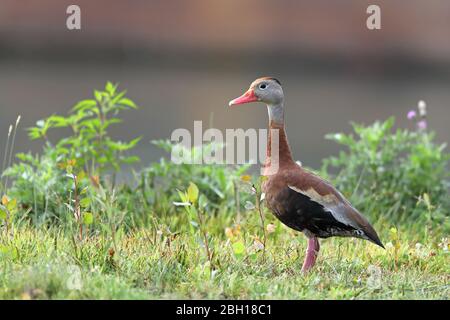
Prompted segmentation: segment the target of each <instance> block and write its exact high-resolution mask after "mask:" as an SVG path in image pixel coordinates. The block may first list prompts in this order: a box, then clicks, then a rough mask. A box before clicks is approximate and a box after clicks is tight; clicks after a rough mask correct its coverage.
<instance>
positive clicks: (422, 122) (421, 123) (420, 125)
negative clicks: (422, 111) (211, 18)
mask: <svg viewBox="0 0 450 320" xmlns="http://www.w3.org/2000/svg"><path fill="white" fill-rule="evenodd" d="M417 128H419V130H425V129H426V128H427V122H426V121H425V120H420V121H419V122H417Z"/></svg>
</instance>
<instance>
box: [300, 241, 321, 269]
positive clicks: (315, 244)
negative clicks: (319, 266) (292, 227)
mask: <svg viewBox="0 0 450 320" xmlns="http://www.w3.org/2000/svg"><path fill="white" fill-rule="evenodd" d="M319 249H320V245H319V240H318V239H317V238H315V237H312V238H308V248H307V249H306V257H305V261H304V262H303V267H302V271H303V272H304V273H306V272H308V271H309V270H311V268H312V267H313V266H314V264H315V263H316V259H317V254H318V253H319Z"/></svg>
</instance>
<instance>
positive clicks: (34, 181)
mask: <svg viewBox="0 0 450 320" xmlns="http://www.w3.org/2000/svg"><path fill="white" fill-rule="evenodd" d="M125 93H126V92H125V91H122V92H118V91H117V86H116V85H113V84H112V83H110V82H108V83H107V84H106V86H105V89H104V90H103V91H97V90H95V91H94V99H88V100H83V101H80V102H79V103H77V104H76V105H75V106H74V107H73V108H72V110H71V112H70V114H69V115H68V116H60V115H52V116H50V117H48V118H46V119H44V120H40V121H38V122H37V125H36V127H33V128H30V129H29V136H30V138H31V139H44V141H45V144H44V148H43V152H42V154H41V155H35V156H34V155H32V154H31V153H27V154H24V153H20V154H18V155H17V158H18V159H19V160H20V162H19V163H16V164H14V165H12V166H10V167H9V168H8V169H7V170H6V171H5V172H4V175H5V176H6V177H10V178H12V179H13V180H14V184H13V185H12V187H11V189H10V191H9V193H10V195H11V197H13V198H16V199H18V201H19V202H20V205H21V207H22V209H24V210H28V211H26V212H29V213H30V217H31V218H32V219H33V221H34V222H35V223H44V222H47V221H49V220H50V221H52V220H53V221H54V220H56V221H61V222H64V221H66V220H67V219H68V218H69V217H70V216H71V215H73V214H75V216H76V217H77V214H76V213H77V212H76V211H77V210H78V209H77V208H76V207H74V206H73V205H75V203H72V202H71V201H72V200H74V198H73V197H72V195H74V194H76V195H77V196H79V194H77V191H78V188H80V190H83V189H85V188H87V187H89V186H98V185H100V184H101V183H103V182H104V181H105V180H106V178H107V177H108V176H109V175H112V180H113V181H115V176H116V173H117V172H118V171H119V170H120V169H121V166H122V165H125V164H129V163H134V162H136V161H139V158H138V157H136V156H128V155H127V151H129V150H131V149H132V148H133V147H135V146H136V144H137V143H138V142H139V140H140V138H136V139H134V140H132V141H130V142H122V141H116V140H114V139H112V138H111V136H110V135H109V133H108V129H109V128H110V127H111V126H112V125H114V124H117V123H120V122H121V119H120V118H118V114H119V113H120V112H121V111H123V110H128V109H136V108H137V106H136V104H135V103H134V102H133V101H132V100H130V99H129V98H127V97H126V96H125ZM56 128H61V129H66V130H67V129H69V131H70V134H68V135H67V136H65V137H63V138H61V139H59V140H57V141H56V142H54V143H53V142H52V141H51V139H50V138H49V135H48V133H49V131H50V130H51V129H56ZM66 132H67V131H66ZM69 170H70V172H68V171H69ZM68 174H69V176H67V175H68ZM72 174H73V175H72ZM73 177H77V179H76V183H75V186H74V178H73ZM68 201H69V203H68ZM76 205H79V204H76ZM67 207H68V208H67ZM67 209H69V212H68V211H67ZM68 213H71V215H68ZM68 216H69V217H68ZM78 218H79V219H80V221H82V220H81V216H79V217H78Z"/></svg>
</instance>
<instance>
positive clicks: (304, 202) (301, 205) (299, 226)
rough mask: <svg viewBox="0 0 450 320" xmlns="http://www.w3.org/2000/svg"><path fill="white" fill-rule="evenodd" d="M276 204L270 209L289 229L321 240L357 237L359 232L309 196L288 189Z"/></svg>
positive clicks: (284, 190) (280, 194) (277, 197)
mask: <svg viewBox="0 0 450 320" xmlns="http://www.w3.org/2000/svg"><path fill="white" fill-rule="evenodd" d="M275 202H276V204H283V205H275V206H274V205H270V204H269V207H270V208H271V209H272V211H273V212H274V213H275V215H276V216H277V217H278V218H279V219H280V220H281V222H283V223H284V224H285V225H287V226H288V227H291V228H292V229H295V230H298V231H303V232H305V233H307V234H308V233H309V234H312V235H314V236H316V237H320V238H328V237H331V236H357V237H361V236H362V233H361V234H358V230H357V229H356V228H354V227H352V226H350V225H348V224H345V223H342V222H340V221H339V220H337V219H336V218H335V217H334V216H333V214H332V213H331V212H330V211H328V210H327V209H326V208H325V207H324V206H323V205H321V204H319V203H317V202H316V201H313V200H312V199H311V198H310V197H309V196H307V195H305V194H302V193H299V192H297V191H295V190H293V189H291V188H290V187H286V188H284V189H282V190H280V192H279V193H278V194H277V196H276V198H275Z"/></svg>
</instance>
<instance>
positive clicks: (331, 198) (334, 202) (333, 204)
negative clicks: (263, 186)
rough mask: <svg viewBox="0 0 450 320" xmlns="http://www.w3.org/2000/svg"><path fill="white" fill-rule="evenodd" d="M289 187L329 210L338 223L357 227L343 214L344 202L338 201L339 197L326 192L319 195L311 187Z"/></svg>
mask: <svg viewBox="0 0 450 320" xmlns="http://www.w3.org/2000/svg"><path fill="white" fill-rule="evenodd" d="M288 187H289V189H291V190H294V191H295V192H298V193H300V194H303V195H304V196H307V197H308V198H310V199H311V200H312V201H314V202H317V203H318V204H320V205H321V206H323V207H324V208H326V209H327V211H329V212H331V214H332V215H333V217H334V218H335V219H336V220H337V221H339V222H340V223H343V224H346V225H348V226H352V227H354V228H357V229H359V226H357V225H356V224H355V223H354V222H353V221H352V220H350V219H349V218H348V217H347V215H346V214H345V206H344V204H343V203H342V202H341V201H339V199H338V198H337V197H336V196H335V195H334V194H331V193H330V194H326V195H324V196H321V195H320V194H319V193H318V192H317V191H316V190H314V189H313V188H309V189H308V190H301V189H299V188H297V187H294V186H289V185H288Z"/></svg>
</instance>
